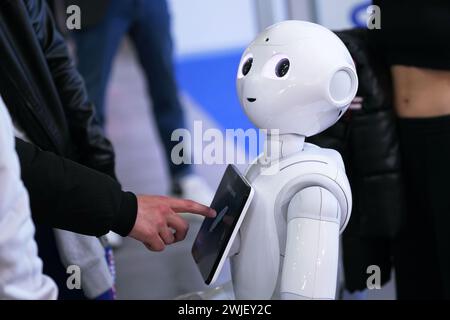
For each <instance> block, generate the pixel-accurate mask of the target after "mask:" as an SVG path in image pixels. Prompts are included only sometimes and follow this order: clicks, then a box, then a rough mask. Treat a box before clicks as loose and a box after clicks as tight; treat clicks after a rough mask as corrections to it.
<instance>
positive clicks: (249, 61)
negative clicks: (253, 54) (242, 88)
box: [242, 58, 253, 76]
mask: <svg viewBox="0 0 450 320" xmlns="http://www.w3.org/2000/svg"><path fill="white" fill-rule="evenodd" d="M252 65H253V58H248V59H247V61H245V63H244V65H243V66H242V74H243V75H244V76H246V75H247V74H248V73H249V72H250V69H251V68H252Z"/></svg>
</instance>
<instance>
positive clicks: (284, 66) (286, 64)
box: [275, 58, 291, 78]
mask: <svg viewBox="0 0 450 320" xmlns="http://www.w3.org/2000/svg"><path fill="white" fill-rule="evenodd" d="M290 66H291V63H290V61H289V59H287V58H284V59H282V60H281V61H280V62H278V63H277V66H276V67H275V74H276V75H277V77H278V78H283V77H284V76H285V75H286V74H287V73H288V71H289V68H290Z"/></svg>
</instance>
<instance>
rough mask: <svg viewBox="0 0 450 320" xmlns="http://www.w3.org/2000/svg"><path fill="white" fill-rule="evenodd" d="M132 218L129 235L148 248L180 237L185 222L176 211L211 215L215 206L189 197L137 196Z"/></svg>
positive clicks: (159, 248) (158, 248)
mask: <svg viewBox="0 0 450 320" xmlns="http://www.w3.org/2000/svg"><path fill="white" fill-rule="evenodd" d="M137 202H138V212H137V217H136V222H135V224H134V227H133V229H132V230H131V232H130V234H129V236H130V237H132V238H134V239H136V240H138V241H141V242H142V243H144V245H145V246H146V247H147V248H148V249H149V250H152V251H162V250H164V248H165V247H166V245H170V244H172V243H175V242H178V241H181V240H183V239H184V238H185V237H186V234H187V231H188V229H189V224H188V223H187V221H185V220H184V219H183V218H181V217H180V215H178V213H184V212H189V213H194V214H198V215H202V216H205V217H211V218H214V217H215V216H216V212H215V210H213V209H211V208H209V207H207V206H204V205H202V204H199V203H197V202H194V201H191V200H183V199H176V198H170V197H163V196H142V195H141V196H137Z"/></svg>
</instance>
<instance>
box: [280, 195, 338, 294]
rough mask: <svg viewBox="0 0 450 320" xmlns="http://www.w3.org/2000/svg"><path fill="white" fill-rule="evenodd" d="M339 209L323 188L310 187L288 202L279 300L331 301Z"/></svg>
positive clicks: (336, 255)
mask: <svg viewBox="0 0 450 320" xmlns="http://www.w3.org/2000/svg"><path fill="white" fill-rule="evenodd" d="M339 221H340V207H339V204H338V201H337V199H336V198H335V197H334V196H333V195H332V194H331V193H330V192H329V191H328V190H326V189H324V188H321V187H309V188H306V189H303V190H301V191H300V192H298V193H297V194H296V195H295V196H294V197H293V198H292V200H291V202H290V204H289V208H288V214H287V241H286V251H285V258H284V264H283V270H282V278H281V286H280V290H281V298H282V299H334V298H335V292H336V282H337V273H338V252H339V230H340V226H339Z"/></svg>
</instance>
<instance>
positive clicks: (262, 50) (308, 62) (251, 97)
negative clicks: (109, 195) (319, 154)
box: [237, 21, 358, 136]
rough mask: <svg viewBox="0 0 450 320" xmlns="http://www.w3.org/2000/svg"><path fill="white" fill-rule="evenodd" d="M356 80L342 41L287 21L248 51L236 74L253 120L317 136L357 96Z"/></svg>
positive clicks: (283, 130)
mask: <svg viewBox="0 0 450 320" xmlns="http://www.w3.org/2000/svg"><path fill="white" fill-rule="evenodd" d="M357 87H358V78H357V75H356V70H355V66H354V63H353V60H352V58H351V56H350V54H349V52H348V50H347V48H346V47H345V45H344V44H343V43H342V42H341V40H340V39H339V38H338V37H337V36H336V35H335V34H334V33H332V32H331V31H329V30H328V29H326V28H324V27H322V26H319V25H317V24H313V23H309V22H302V21H285V22H282V23H279V24H276V25H274V26H272V27H270V28H268V29H267V30H265V31H264V32H263V33H262V34H260V35H259V36H258V37H257V38H256V40H255V41H253V43H252V44H251V45H250V46H249V47H248V48H247V50H246V51H245V52H244V54H243V56H242V59H241V62H240V65H239V69H238V75H237V90H238V94H239V99H240V102H241V104H242V106H243V108H244V110H245V112H246V114H247V116H248V117H249V118H250V120H251V121H252V122H253V123H254V124H255V125H256V126H257V127H259V128H262V129H278V130H279V131H280V133H281V134H284V133H295V134H300V135H304V136H311V135H314V134H317V133H319V132H321V131H323V130H325V129H327V128H328V127H330V126H332V125H333V124H334V123H335V122H336V121H337V120H338V119H339V118H340V116H341V115H342V114H343V113H344V112H345V111H346V109H347V108H348V106H349V105H350V103H351V101H352V100H353V98H354V97H355V95H356V91H357Z"/></svg>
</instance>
